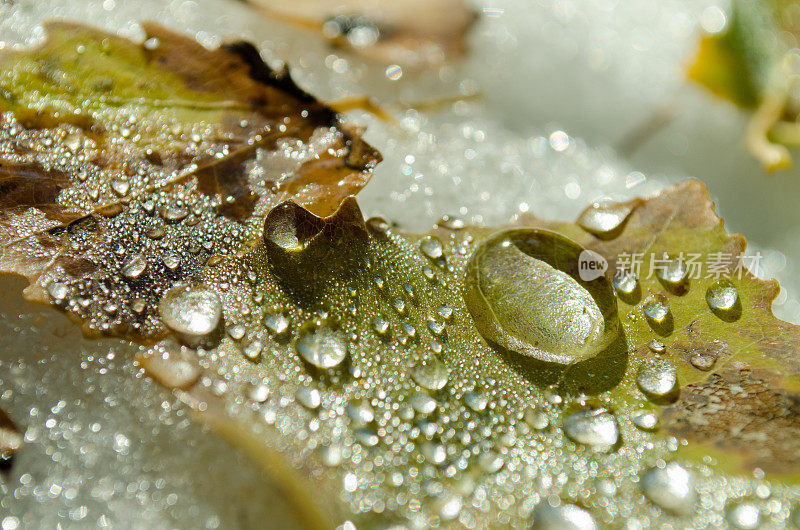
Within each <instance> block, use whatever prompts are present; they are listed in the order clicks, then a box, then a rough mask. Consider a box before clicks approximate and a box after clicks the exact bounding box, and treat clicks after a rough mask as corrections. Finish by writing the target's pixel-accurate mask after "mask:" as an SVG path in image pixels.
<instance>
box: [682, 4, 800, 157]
mask: <svg viewBox="0 0 800 530" xmlns="http://www.w3.org/2000/svg"><path fill="white" fill-rule="evenodd" d="M794 7H795V6H794V4H793V3H791V2H784V1H782V0H770V1H766V2H749V1H747V0H735V1H734V2H732V3H731V9H730V16H729V18H728V20H727V22H726V26H725V27H724V28H723V29H722V30H721V31H720V32H719V33H712V34H709V35H705V36H703V37H702V38H701V39H700V42H699V45H698V51H697V55H696V56H695V57H694V58H693V59H692V62H691V64H690V65H689V66H688V68H687V74H688V76H689V78H690V79H691V80H693V81H695V82H697V83H699V84H701V85H703V86H705V87H706V88H707V89H709V90H710V91H711V92H712V93H713V94H714V95H716V96H718V97H720V98H723V99H727V100H729V101H731V102H733V103H734V104H736V105H737V106H739V107H742V108H744V109H748V110H751V111H752V112H753V117H752V119H751V122H750V125H749V126H748V130H747V136H746V142H747V147H748V149H749V150H750V152H751V153H752V154H753V155H754V156H755V157H757V158H758V159H759V160H760V161H761V163H762V164H763V165H764V167H765V168H767V169H769V170H770V171H772V170H778V169H785V168H787V167H789V166H790V165H791V156H790V154H789V151H788V150H787V149H786V147H787V146H795V145H797V144H798V141H797V140H798V138H800V135H798V129H797V118H798V110H800V107H799V106H798V101H797V100H796V97H795V96H794V95H793V92H792V88H791V87H792V81H791V76H792V75H794V74H793V72H792V71H791V67H787V66H785V65H784V63H786V64H788V63H790V62H791V56H792V55H791V54H792V53H793V52H792V49H793V48H794V44H793V42H794V38H795V37H793V36H796V35H798V34H800V31H799V30H800V28H798V26H797V22H796V17H795V16H794V11H793V9H794ZM787 36H788V38H787ZM784 59H785V60H784Z"/></svg>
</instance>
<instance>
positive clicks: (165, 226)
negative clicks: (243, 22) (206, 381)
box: [0, 23, 380, 337]
mask: <svg viewBox="0 0 800 530" xmlns="http://www.w3.org/2000/svg"><path fill="white" fill-rule="evenodd" d="M145 30H146V32H147V40H146V41H145V42H144V43H134V42H130V41H127V40H124V39H122V38H120V37H117V36H114V35H110V34H105V33H102V32H100V31H97V30H93V29H88V28H85V27H82V26H76V25H71V24H67V23H52V24H50V25H49V26H48V27H47V34H48V40H47V41H46V42H45V44H43V45H42V46H41V47H39V48H37V49H35V50H30V51H23V52H8V53H5V54H4V55H3V56H2V57H1V58H0V110H2V111H3V112H4V114H3V115H2V123H0V190H2V199H0V209H2V211H1V212H0V215H1V216H2V217H0V230H2V234H3V236H2V237H3V252H2V254H1V255H0V268H2V269H3V270H5V271H10V272H17V273H19V274H22V275H24V276H26V277H27V278H28V279H29V280H30V281H31V285H30V287H28V288H27V289H26V295H27V296H28V297H29V298H31V299H34V300H38V301H51V302H54V303H55V304H56V305H58V306H59V307H61V308H62V309H64V310H65V311H67V312H68V313H70V314H71V315H72V316H73V317H74V318H75V319H76V320H78V321H80V322H81V323H82V325H83V326H84V330H85V331H86V332H87V333H90V334H113V335H128V336H134V337H150V336H156V335H159V334H161V333H162V332H163V327H162V326H161V323H160V320H159V319H158V317H157V315H155V313H154V308H155V307H156V305H157V304H158V301H159V299H160V296H161V294H162V293H163V292H164V288H165V287H169V286H170V285H172V284H174V283H176V282H177V281H184V280H185V281H191V280H193V279H195V278H196V277H197V276H198V273H199V271H200V269H201V268H202V267H203V266H204V265H205V264H206V262H207V261H208V260H209V259H216V258H215V256H219V255H225V254H229V253H233V252H237V251H238V250H240V249H241V248H242V246H243V245H246V244H247V243H249V242H251V241H252V240H254V239H255V238H257V237H258V234H259V233H260V228H261V224H262V222H263V217H264V215H266V213H267V212H268V211H269V209H270V208H271V207H272V206H274V205H275V204H277V203H278V202H280V201H281V200H284V199H286V198H292V199H294V200H295V201H296V202H298V203H299V204H302V205H303V206H305V207H306V208H308V209H310V210H312V211H315V212H317V213H320V214H323V215H325V214H329V213H330V212H332V211H334V210H335V209H336V208H337V207H338V205H339V203H340V202H341V201H342V200H343V199H344V198H345V197H347V196H349V195H350V194H353V193H357V192H358V190H359V189H360V188H361V187H362V186H363V185H364V184H365V183H366V182H367V181H368V179H369V176H370V173H371V170H372V167H373V166H374V165H375V164H376V163H377V162H378V161H379V159H380V156H379V155H378V154H377V152H376V151H375V150H373V149H372V148H371V147H370V146H368V145H366V144H365V143H364V142H363V141H362V140H361V139H360V137H359V136H358V135H357V134H355V133H354V132H352V131H350V130H349V129H347V127H345V126H344V125H342V124H341V123H340V121H339V117H338V116H337V114H336V113H335V112H334V111H332V110H331V109H330V108H328V107H327V106H325V105H324V104H322V103H320V102H319V101H317V100H315V99H314V98H313V97H312V96H310V95H308V94H306V93H305V92H303V91H302V90H301V89H300V88H298V87H297V86H296V85H295V84H294V82H293V81H292V80H291V78H290V77H289V75H288V73H287V72H285V71H281V72H278V71H273V70H271V69H270V68H269V67H268V66H267V65H266V64H264V63H263V62H262V61H261V59H260V57H259V55H258V53H257V51H256V50H255V48H253V47H252V46H251V45H250V44H248V43H244V42H238V43H232V44H229V45H226V46H223V47H221V48H218V49H214V50H209V49H206V48H204V47H202V46H201V45H200V44H198V43H197V42H196V41H194V40H192V39H189V38H187V37H184V36H182V35H179V34H176V33H173V32H171V31H169V30H166V29H164V28H162V27H159V26H157V25H153V24H150V25H146V26H145Z"/></svg>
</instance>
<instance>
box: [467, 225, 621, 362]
mask: <svg viewBox="0 0 800 530" xmlns="http://www.w3.org/2000/svg"><path fill="white" fill-rule="evenodd" d="M582 251H583V249H582V248H581V247H580V246H579V245H578V244H577V243H574V242H573V241H570V240H569V239H567V238H565V237H563V236H561V235H559V234H556V233H554V232H549V231H545V230H532V229H518V230H506V231H503V232H499V233H497V234H495V235H493V236H491V237H489V238H488V239H487V240H486V241H484V242H483V243H482V244H481V245H480V246H479V247H478V249H477V250H476V251H475V253H474V255H473V256H472V258H471V260H470V262H469V265H468V268H467V276H466V287H465V300H466V303H467V307H468V308H469V311H470V313H471V315H472V317H473V319H474V320H475V324H476V326H477V327H478V330H479V331H480V332H481V334H483V336H484V337H485V338H487V339H489V340H491V341H493V342H495V343H497V344H499V345H500V346H503V347H505V348H507V349H509V350H512V351H515V352H517V353H521V354H523V355H527V356H531V357H534V358H536V359H539V360H541V361H546V362H554V363H560V364H571V363H574V362H577V361H580V360H582V359H586V358H589V357H593V356H595V355H597V354H598V353H600V352H601V351H603V350H604V349H606V348H607V347H608V346H609V345H610V344H611V343H612V342H613V341H614V340H615V339H616V338H617V336H618V332H619V318H618V314H617V303H616V298H615V296H614V293H613V290H612V288H611V285H610V283H609V282H608V280H607V279H606V277H605V276H602V275H601V276H600V277H596V278H594V279H592V280H589V281H584V280H583V279H581V277H580V275H579V266H580V263H579V261H580V260H579V257H580V255H581V252H582Z"/></svg>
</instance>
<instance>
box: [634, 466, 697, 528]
mask: <svg viewBox="0 0 800 530" xmlns="http://www.w3.org/2000/svg"><path fill="white" fill-rule="evenodd" d="M642 491H643V492H644V494H645V496H646V497H647V498H648V499H650V501H651V502H653V503H655V504H657V505H658V506H660V507H661V508H663V509H665V510H667V511H669V512H672V513H674V514H677V515H684V516H685V515H690V514H691V513H692V512H693V511H694V507H695V504H697V490H696V489H695V484H694V477H693V476H692V474H691V473H690V472H689V471H688V470H686V468H684V467H683V466H681V465H680V464H678V463H677V462H670V463H668V464H667V465H666V466H664V467H655V468H652V469H650V470H649V471H647V472H645V474H644V475H643V476H642Z"/></svg>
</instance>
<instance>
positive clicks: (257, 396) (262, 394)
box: [244, 383, 269, 403]
mask: <svg viewBox="0 0 800 530" xmlns="http://www.w3.org/2000/svg"><path fill="white" fill-rule="evenodd" d="M244 395H245V396H247V399H249V400H251V401H255V402H256V403H264V402H265V401H266V400H267V398H268V397H269V387H267V386H266V385H261V384H258V385H254V384H252V383H248V384H247V385H245V389H244Z"/></svg>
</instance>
